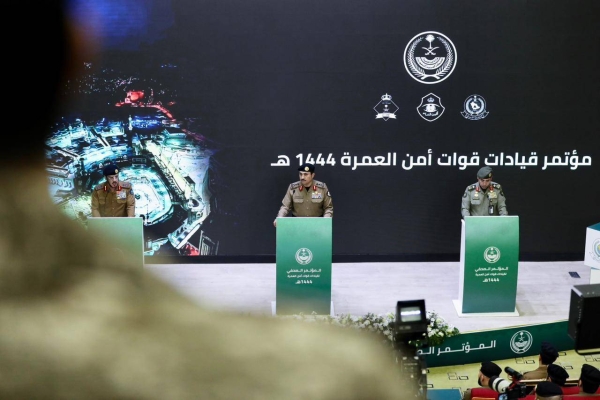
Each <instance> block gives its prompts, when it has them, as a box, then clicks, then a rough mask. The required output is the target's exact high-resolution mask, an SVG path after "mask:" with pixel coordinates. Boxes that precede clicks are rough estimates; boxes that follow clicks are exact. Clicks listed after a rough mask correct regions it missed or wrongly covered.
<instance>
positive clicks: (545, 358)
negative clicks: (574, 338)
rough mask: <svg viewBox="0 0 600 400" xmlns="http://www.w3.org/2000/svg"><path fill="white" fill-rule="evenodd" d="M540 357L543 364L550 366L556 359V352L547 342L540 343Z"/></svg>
mask: <svg viewBox="0 0 600 400" xmlns="http://www.w3.org/2000/svg"><path fill="white" fill-rule="evenodd" d="M540 356H541V357H542V362H543V363H544V364H552V363H553V362H554V361H556V359H557V358H558V351H556V349H555V348H554V346H552V344H550V343H549V342H542V349H541V350H540Z"/></svg>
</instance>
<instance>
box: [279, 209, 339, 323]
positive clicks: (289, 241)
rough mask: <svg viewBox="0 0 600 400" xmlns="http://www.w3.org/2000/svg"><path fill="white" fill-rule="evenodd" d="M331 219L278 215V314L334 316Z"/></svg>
mask: <svg viewBox="0 0 600 400" xmlns="http://www.w3.org/2000/svg"><path fill="white" fill-rule="evenodd" d="M331 226H332V218H323V217H317V218H309V217H303V218H297V217H280V218H277V250H276V264H277V267H276V270H277V279H276V300H275V310H274V313H275V314H277V315H291V314H299V313H301V312H302V313H304V314H312V313H313V312H315V313H316V314H318V315H331V313H332V310H331V308H332V306H331V243H332V241H331Z"/></svg>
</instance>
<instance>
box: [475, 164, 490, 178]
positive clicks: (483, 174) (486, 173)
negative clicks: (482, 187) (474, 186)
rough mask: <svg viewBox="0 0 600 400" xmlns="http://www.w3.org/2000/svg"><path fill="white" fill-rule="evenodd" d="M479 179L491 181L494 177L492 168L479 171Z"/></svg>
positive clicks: (483, 168)
mask: <svg viewBox="0 0 600 400" xmlns="http://www.w3.org/2000/svg"><path fill="white" fill-rule="evenodd" d="M477 177H478V178H479V179H489V178H491V177H492V167H487V166H485V167H482V168H480V169H479V171H477Z"/></svg>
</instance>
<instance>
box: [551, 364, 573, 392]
mask: <svg viewBox="0 0 600 400" xmlns="http://www.w3.org/2000/svg"><path fill="white" fill-rule="evenodd" d="M568 378H569V374H568V373H567V371H565V369H564V368H563V367H561V366H560V365H558V364H550V365H548V380H549V381H550V382H554V383H556V384H557V385H558V386H560V388H561V389H562V392H563V394H577V393H579V387H578V386H575V385H571V386H565V385H566V383H567V379H568Z"/></svg>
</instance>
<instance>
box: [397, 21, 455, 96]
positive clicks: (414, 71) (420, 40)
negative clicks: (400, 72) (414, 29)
mask: <svg viewBox="0 0 600 400" xmlns="http://www.w3.org/2000/svg"><path fill="white" fill-rule="evenodd" d="M456 60H457V54H456V48H455V47H454V44H453V43H452V41H451V40H450V39H449V38H448V37H446V36H445V35H444V34H442V33H439V32H434V31H428V32H422V33H419V34H418V35H416V36H415V37H413V38H412V39H411V40H410V42H408V44H407V45H406V49H404V67H405V68H406V71H407V72H408V73H409V75H410V76H411V77H412V78H413V79H414V80H416V81H417V82H420V83H425V84H427V85H431V84H434V83H440V82H442V81H443V80H444V79H446V78H448V77H449V76H450V75H451V74H452V72H453V71H454V67H456Z"/></svg>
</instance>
